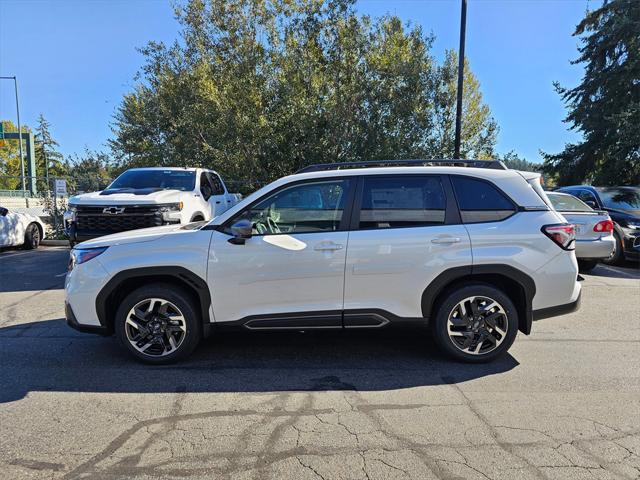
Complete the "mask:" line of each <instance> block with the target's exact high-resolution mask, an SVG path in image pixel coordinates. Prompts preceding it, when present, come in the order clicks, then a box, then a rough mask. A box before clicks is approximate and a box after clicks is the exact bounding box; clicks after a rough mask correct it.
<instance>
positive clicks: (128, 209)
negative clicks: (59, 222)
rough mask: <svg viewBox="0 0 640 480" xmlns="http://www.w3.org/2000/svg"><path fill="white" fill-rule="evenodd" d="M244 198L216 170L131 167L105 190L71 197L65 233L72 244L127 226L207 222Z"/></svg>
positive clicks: (141, 226) (132, 227)
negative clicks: (227, 184) (230, 191)
mask: <svg viewBox="0 0 640 480" xmlns="http://www.w3.org/2000/svg"><path fill="white" fill-rule="evenodd" d="M241 198H242V196H241V195H240V194H234V193H229V192H228V190H227V187H226V186H225V184H224V182H223V181H222V179H221V178H220V175H218V174H217V173H216V172H214V171H213V170H206V169H202V168H164V167H161V168H132V169H130V170H127V171H125V172H124V173H122V174H121V175H120V176H119V177H118V178H116V179H115V180H114V181H113V183H111V185H109V186H108V187H107V188H106V189H105V190H103V191H101V192H92V193H85V194H82V195H76V196H74V197H72V198H71V199H70V200H69V210H68V211H67V212H65V216H64V223H65V232H66V233H67V235H68V236H69V239H70V242H71V244H72V245H73V244H75V243H76V242H81V241H84V240H88V239H91V238H96V237H101V236H103V235H108V234H111V233H117V232H122V231H126V230H134V229H139V228H147V227H156V226H161V225H170V224H186V223H189V222H199V221H207V220H211V219H212V218H214V217H215V216H217V215H220V214H221V213H223V212H225V211H226V210H227V209H229V208H230V207H232V206H234V205H235V204H236V203H238V201H239V200H240V199H241Z"/></svg>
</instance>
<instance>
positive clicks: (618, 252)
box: [602, 230, 624, 265]
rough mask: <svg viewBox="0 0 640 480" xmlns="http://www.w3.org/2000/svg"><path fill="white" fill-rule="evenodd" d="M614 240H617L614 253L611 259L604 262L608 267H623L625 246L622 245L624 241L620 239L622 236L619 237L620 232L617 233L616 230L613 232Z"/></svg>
mask: <svg viewBox="0 0 640 480" xmlns="http://www.w3.org/2000/svg"><path fill="white" fill-rule="evenodd" d="M613 238H615V240H616V244H615V247H614V249H613V253H612V254H611V256H610V257H609V258H607V259H605V260H603V261H602V262H603V263H606V264H607V265H621V264H622V263H624V246H623V245H622V239H621V238H620V235H618V232H616V231H615V230H614V231H613Z"/></svg>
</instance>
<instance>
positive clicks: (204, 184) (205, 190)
mask: <svg viewBox="0 0 640 480" xmlns="http://www.w3.org/2000/svg"><path fill="white" fill-rule="evenodd" d="M200 192H202V198H204V199H205V200H209V198H211V195H213V187H212V186H211V182H210V181H209V176H208V175H207V174H206V173H204V172H202V174H200Z"/></svg>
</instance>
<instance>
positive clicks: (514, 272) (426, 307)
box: [421, 264, 536, 335]
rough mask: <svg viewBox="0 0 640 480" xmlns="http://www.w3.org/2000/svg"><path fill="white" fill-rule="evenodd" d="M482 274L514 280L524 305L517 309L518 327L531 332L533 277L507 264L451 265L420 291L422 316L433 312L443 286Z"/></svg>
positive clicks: (533, 293) (534, 287) (475, 278)
mask: <svg viewBox="0 0 640 480" xmlns="http://www.w3.org/2000/svg"><path fill="white" fill-rule="evenodd" d="M483 275H492V276H499V277H504V278H506V279H508V280H511V281H513V282H515V283H516V284H517V285H519V287H520V288H521V291H522V294H523V297H524V298H523V300H524V305H522V306H521V307H522V308H519V309H518V315H519V317H520V319H519V328H520V331H521V332H522V333H524V334H525V335H529V333H531V324H532V322H533V297H534V296H535V294H536V284H535V282H534V281H533V279H532V278H531V277H530V276H529V275H527V274H526V273H524V272H523V271H521V270H518V269H517V268H515V267H511V266H509V265H501V264H485V265H470V266H464V267H453V268H450V269H448V270H445V271H444V272H442V273H441V274H440V275H438V276H437V277H436V278H434V279H433V281H432V282H431V283H430V284H429V285H428V286H427V288H426V289H425V290H424V292H423V293H422V301H421V306H422V316H423V317H424V318H427V319H428V318H429V317H430V316H431V314H432V313H433V308H434V306H435V304H436V301H437V299H438V296H439V295H440V294H441V293H442V292H443V291H444V290H445V288H446V287H447V286H449V285H451V284H452V283H454V282H455V281H457V280H463V279H466V278H469V280H478V281H482V277H483Z"/></svg>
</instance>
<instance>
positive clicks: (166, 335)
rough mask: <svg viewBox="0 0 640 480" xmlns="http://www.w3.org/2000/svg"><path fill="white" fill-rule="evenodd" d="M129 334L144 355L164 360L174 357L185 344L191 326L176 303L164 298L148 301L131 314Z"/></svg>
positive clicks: (135, 306) (134, 308)
mask: <svg viewBox="0 0 640 480" xmlns="http://www.w3.org/2000/svg"><path fill="white" fill-rule="evenodd" d="M125 334H126V336H127V340H128V341H129V343H131V345H132V346H133V347H134V348H135V349H136V350H138V351H139V352H140V353H142V354H144V355H148V356H151V357H164V356H165V355H169V354H171V353H174V352H175V351H176V350H178V348H180V345H182V343H183V342H184V339H185V338H186V335H187V322H186V321H185V318H184V315H183V314H182V312H181V311H180V309H179V308H178V307H176V306H175V305H174V304H173V303H171V302H169V301H168V300H164V299H162V298H148V299H145V300H142V301H140V302H138V303H137V304H135V305H134V306H133V308H132V309H131V310H129V313H128V314H127V319H126V321H125Z"/></svg>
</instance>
